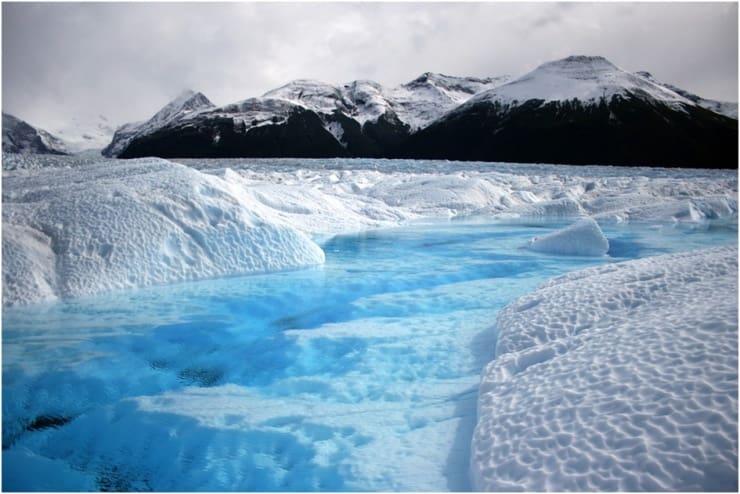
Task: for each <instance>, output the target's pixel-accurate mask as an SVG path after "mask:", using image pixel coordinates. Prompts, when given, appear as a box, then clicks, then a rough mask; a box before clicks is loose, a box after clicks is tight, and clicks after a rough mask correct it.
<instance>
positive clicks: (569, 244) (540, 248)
mask: <svg viewBox="0 0 740 494" xmlns="http://www.w3.org/2000/svg"><path fill="white" fill-rule="evenodd" d="M527 248H529V249H530V250H534V251H537V252H545V253H549V254H560V255H566V256H568V255H570V256H603V255H605V254H606V253H607V252H608V251H609V240H607V238H606V237H605V236H604V232H602V231H601V228H599V224H598V223H596V221H594V219H593V218H584V219H582V220H579V221H578V222H576V223H574V224H572V225H570V226H569V227H567V228H564V229H562V230H559V231H557V232H553V233H550V234H548V235H543V236H541V237H534V238H533V239H531V240H530V241H529V243H528V244H527Z"/></svg>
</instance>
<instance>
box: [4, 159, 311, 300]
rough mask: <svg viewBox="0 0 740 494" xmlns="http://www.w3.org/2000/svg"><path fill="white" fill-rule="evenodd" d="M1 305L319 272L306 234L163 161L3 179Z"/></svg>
mask: <svg viewBox="0 0 740 494" xmlns="http://www.w3.org/2000/svg"><path fill="white" fill-rule="evenodd" d="M4 182H5V183H4V191H5V192H6V194H5V196H4V200H3V277H4V279H5V280H6V282H5V283H3V303H4V304H16V303H29V302H37V301H42V300H49V299H54V298H58V297H62V298H64V297H74V296H80V295H88V294H93V293H97V292H100V291H108V290H114V289H122V288H131V287H139V286H147V285H155V284H163V283H172V282H178V281H184V280H192V279H198V278H206V277H216V276H226V275H233V274H240V273H251V272H259V271H268V270H279V269H286V268H293V267H301V266H307V265H314V264H320V263H322V262H323V261H324V254H323V251H322V250H321V248H320V247H319V246H318V245H317V244H316V243H315V242H313V241H312V240H311V239H310V238H309V237H308V236H306V235H305V234H304V233H301V232H298V231H296V230H295V229H294V228H291V227H290V226H289V225H286V224H285V223H282V222H280V221H279V220H277V219H276V218H271V217H268V216H264V215H261V214H259V213H257V212H255V211H253V210H252V208H251V207H250V204H248V203H245V202H243V201H241V200H240V199H239V197H237V196H236V195H234V194H233V193H231V192H230V190H229V187H228V185H227V184H226V183H224V181H223V180H221V179H219V178H218V177H215V176H212V175H207V174H203V173H200V172H198V171H195V170H191V169H189V168H187V167H185V166H183V165H179V164H175V163H171V162H168V161H164V160H159V159H142V160H136V161H133V162H127V163H118V164H117V166H110V165H109V164H108V163H101V164H98V165H91V166H89V167H86V168H85V169H84V171H82V169H72V170H66V169H54V170H50V169H47V170H44V173H41V174H32V175H26V176H17V177H6V178H5V180H4Z"/></svg>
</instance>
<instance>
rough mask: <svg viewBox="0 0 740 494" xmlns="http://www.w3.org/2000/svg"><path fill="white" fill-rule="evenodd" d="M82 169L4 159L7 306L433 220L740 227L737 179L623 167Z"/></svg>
mask: <svg viewBox="0 0 740 494" xmlns="http://www.w3.org/2000/svg"><path fill="white" fill-rule="evenodd" d="M76 160H77V159H76V158H74V157H70V158H55V159H51V158H49V157H46V158H44V159H43V160H36V158H34V157H27V156H23V155H7V156H6V157H4V161H3V166H4V168H5V169H4V172H3V181H4V183H5V186H4V187H3V226H4V228H3V250H4V263H3V276H4V279H5V280H6V283H4V285H3V304H4V305H15V304H24V303H31V302H39V301H42V300H53V299H57V298H68V297H75V296H80V295H92V294H95V293H100V292H103V291H110V290H116V289H126V288H132V287H140V286H150V285H157V284H163V283H172V282H178V281H186V280H194V279H201V278H208V277H216V276H228V275H235V274H244V273H249V272H258V271H268V270H277V269H289V268H294V267H301V266H308V265H315V264H320V263H321V262H323V252H322V251H321V248H320V247H319V246H318V244H317V241H320V240H321V239H324V238H328V237H329V236H331V235H335V234H338V233H343V232H345V233H346V232H352V231H361V230H366V229H370V228H382V227H390V226H396V225H401V224H404V223H409V222H417V221H423V220H425V219H431V218H446V219H453V218H474V217H508V218H512V217H539V218H568V217H572V218H581V217H591V218H593V219H594V220H596V221H618V222H624V221H657V222H669V223H692V224H693V223H697V224H702V223H703V222H707V221H710V220H711V221H715V222H716V221H725V222H730V223H732V222H733V221H734V222H736V221H737V178H736V177H735V176H734V175H733V174H732V173H729V172H724V173H723V172H716V173H714V172H712V171H709V172H696V173H693V174H692V173H691V172H688V176H692V179H691V180H684V179H682V178H681V173H671V172H669V171H668V170H662V169H646V168H642V169H637V170H634V169H633V170H629V169H620V168H617V167H613V168H612V167H609V168H606V173H605V172H604V170H602V169H600V167H562V166H546V165H543V166H539V167H537V166H534V167H527V166H522V167H518V166H511V165H504V164H501V165H496V164H482V163H471V164H463V163H459V164H455V163H454V162H453V163H451V164H449V165H444V169H443V170H441V172H427V171H425V166H426V163H433V162H424V161H414V160H408V161H400V163H401V167H400V169H398V170H393V169H392V168H391V169H390V170H384V169H382V165H383V163H385V162H386V160H313V161H312V160H301V161H300V162H299V163H303V164H304V165H303V166H298V165H296V164H295V162H291V161H290V160H241V161H240V160H195V161H196V162H197V163H198V164H199V165H198V166H200V167H201V169H200V170H196V169H194V168H193V167H188V166H183V165H181V164H177V163H173V162H170V161H167V160H163V159H154V158H148V159H140V160H133V161H124V160H121V161H117V160H102V161H100V162H98V163H95V161H92V162H91V161H90V157H82V158H79V160H80V162H81V163H82V164H80V165H79V166H77V165H75V163H77V161H76ZM39 163H40V164H44V165H47V166H43V167H39V166H38V164H39ZM183 163H185V164H188V165H192V164H193V163H192V162H191V161H190V160H183ZM240 163H243V164H244V165H240ZM250 163H253V164H256V165H257V166H256V167H255V166H251V165H249V164H250ZM273 163H276V164H278V166H273ZM388 163H393V162H392V161H390V162H388ZM49 164H51V165H55V164H56V165H58V166H48V165H49ZM280 164H285V165H286V166H282V167H281V166H279V165H280ZM347 164H350V165H349V167H348V166H347ZM312 165H316V166H312ZM532 169H534V170H536V172H535V174H532V173H531V172H532ZM592 225H593V223H592ZM576 241H577V243H578V241H579V239H576ZM537 245H539V246H542V245H543V244H542V243H541V242H535V243H534V244H533V247H535V248H536V246H537ZM579 245H580V244H579ZM606 248H608V247H605V246H604V245H603V242H602V244H601V247H599V249H601V250H602V251H603V252H602V253H605V252H606V250H605V249H606ZM29 273H30V274H29Z"/></svg>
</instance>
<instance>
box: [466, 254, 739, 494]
mask: <svg viewBox="0 0 740 494" xmlns="http://www.w3.org/2000/svg"><path fill="white" fill-rule="evenodd" d="M737 258H738V251H737V247H721V248H717V249H709V250H701V251H694V252H689V253H681V254H673V255H667V256H659V257H652V258H647V259H642V260H637V261H629V262H625V263H619V264H611V265H603V266H598V267H593V268H589V269H586V270H583V271H577V272H573V273H570V274H567V275H564V276H561V277H559V278H556V279H553V280H551V281H550V282H548V283H546V284H545V285H544V286H543V287H542V288H540V289H539V290H537V291H535V292H533V293H531V294H529V295H526V296H524V297H522V298H520V299H519V300H517V301H516V302H514V303H512V304H510V305H509V306H507V307H506V308H505V309H503V310H502V311H500V312H499V315H498V317H497V320H496V327H497V330H498V342H497V348H496V353H497V358H496V359H495V360H494V361H492V362H491V363H490V364H488V366H487V367H486V368H485V370H484V372H483V377H482V381H481V386H480V391H479V402H478V425H477V427H476V430H475V433H474V436H473V453H472V462H471V473H472V480H473V487H474V489H476V490H483V491H489V490H497V491H514V490H525V491H571V490H576V491H604V490H615V491H663V490H668V491H675V490H689V491H716V490H719V491H736V490H737V464H738V457H737V434H738V429H737V410H738V409H737V397H738V396H737V386H738V380H737V376H738V374H737V369H738V362H737V338H738V333H737V296H738V293H737V278H738V277H737V271H738V264H737Z"/></svg>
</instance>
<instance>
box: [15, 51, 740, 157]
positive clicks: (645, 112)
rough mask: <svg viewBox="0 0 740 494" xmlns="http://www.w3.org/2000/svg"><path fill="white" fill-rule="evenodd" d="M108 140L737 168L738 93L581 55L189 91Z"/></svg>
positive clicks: (245, 149) (284, 151) (118, 152)
mask: <svg viewBox="0 0 740 494" xmlns="http://www.w3.org/2000/svg"><path fill="white" fill-rule="evenodd" d="M4 149H5V147H4ZM103 154H105V155H106V156H111V157H118V158H135V157H143V156H160V157H164V158H205V157H209V158H233V157H265V158H269V157H310V158H322V157H327V158H328V157H370V158H412V159H447V160H476V161H505V162H534V163H556V164H601V165H626V166H631V165H636V166H668V167H696V168H736V167H737V165H738V126H737V103H726V102H719V101H713V100H707V99H705V98H702V97H700V96H697V95H695V94H692V93H690V92H688V91H685V90H683V89H680V88H678V87H676V86H672V85H670V84H666V83H662V82H659V81H657V80H655V79H654V78H653V76H652V75H651V74H649V73H647V72H636V73H631V72H627V71H625V70H622V69H620V68H619V67H617V66H615V65H614V64H612V63H611V62H609V61H608V60H606V59H604V58H603V57H593V56H572V57H568V58H565V59H562V60H556V61H553V62H548V63H545V64H543V65H541V66H539V67H537V68H536V69H535V70H533V71H531V72H530V73H528V74H525V75H524V76H522V77H519V78H516V79H512V78H510V77H508V76H504V77H497V78H473V77H452V76H446V75H442V74H435V73H425V74H422V75H421V76H419V77H418V78H416V79H415V80H413V81H411V82H409V83H406V84H402V85H400V86H398V87H395V88H385V87H383V86H381V85H380V84H378V83H376V82H373V81H367V80H359V81H353V82H350V83H347V84H342V85H330V84H325V83H322V82H319V81H314V80H296V81H293V82H291V83H289V84H286V85H285V86H282V87H280V88H277V89H274V90H272V91H268V92H267V93H265V94H264V95H262V96H261V97H258V98H249V99H246V100H243V101H239V102H237V103H232V104H229V105H224V106H216V105H214V104H213V103H212V102H211V101H209V100H208V98H207V97H206V96H204V95H203V94H202V93H197V92H193V91H186V92H184V93H183V94H181V95H180V96H178V97H177V98H176V99H175V100H173V101H172V102H170V103H169V104H167V105H166V106H165V107H164V108H162V109H161V110H160V111H159V112H157V113H156V114H155V115H154V116H153V117H152V118H151V119H149V120H148V121H146V122H136V123H131V124H126V125H124V126H122V127H120V128H119V129H118V130H117V131H116V132H115V134H114V135H113V138H112V141H111V143H110V144H109V145H108V146H107V147H106V148H105V149H104V150H103Z"/></svg>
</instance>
